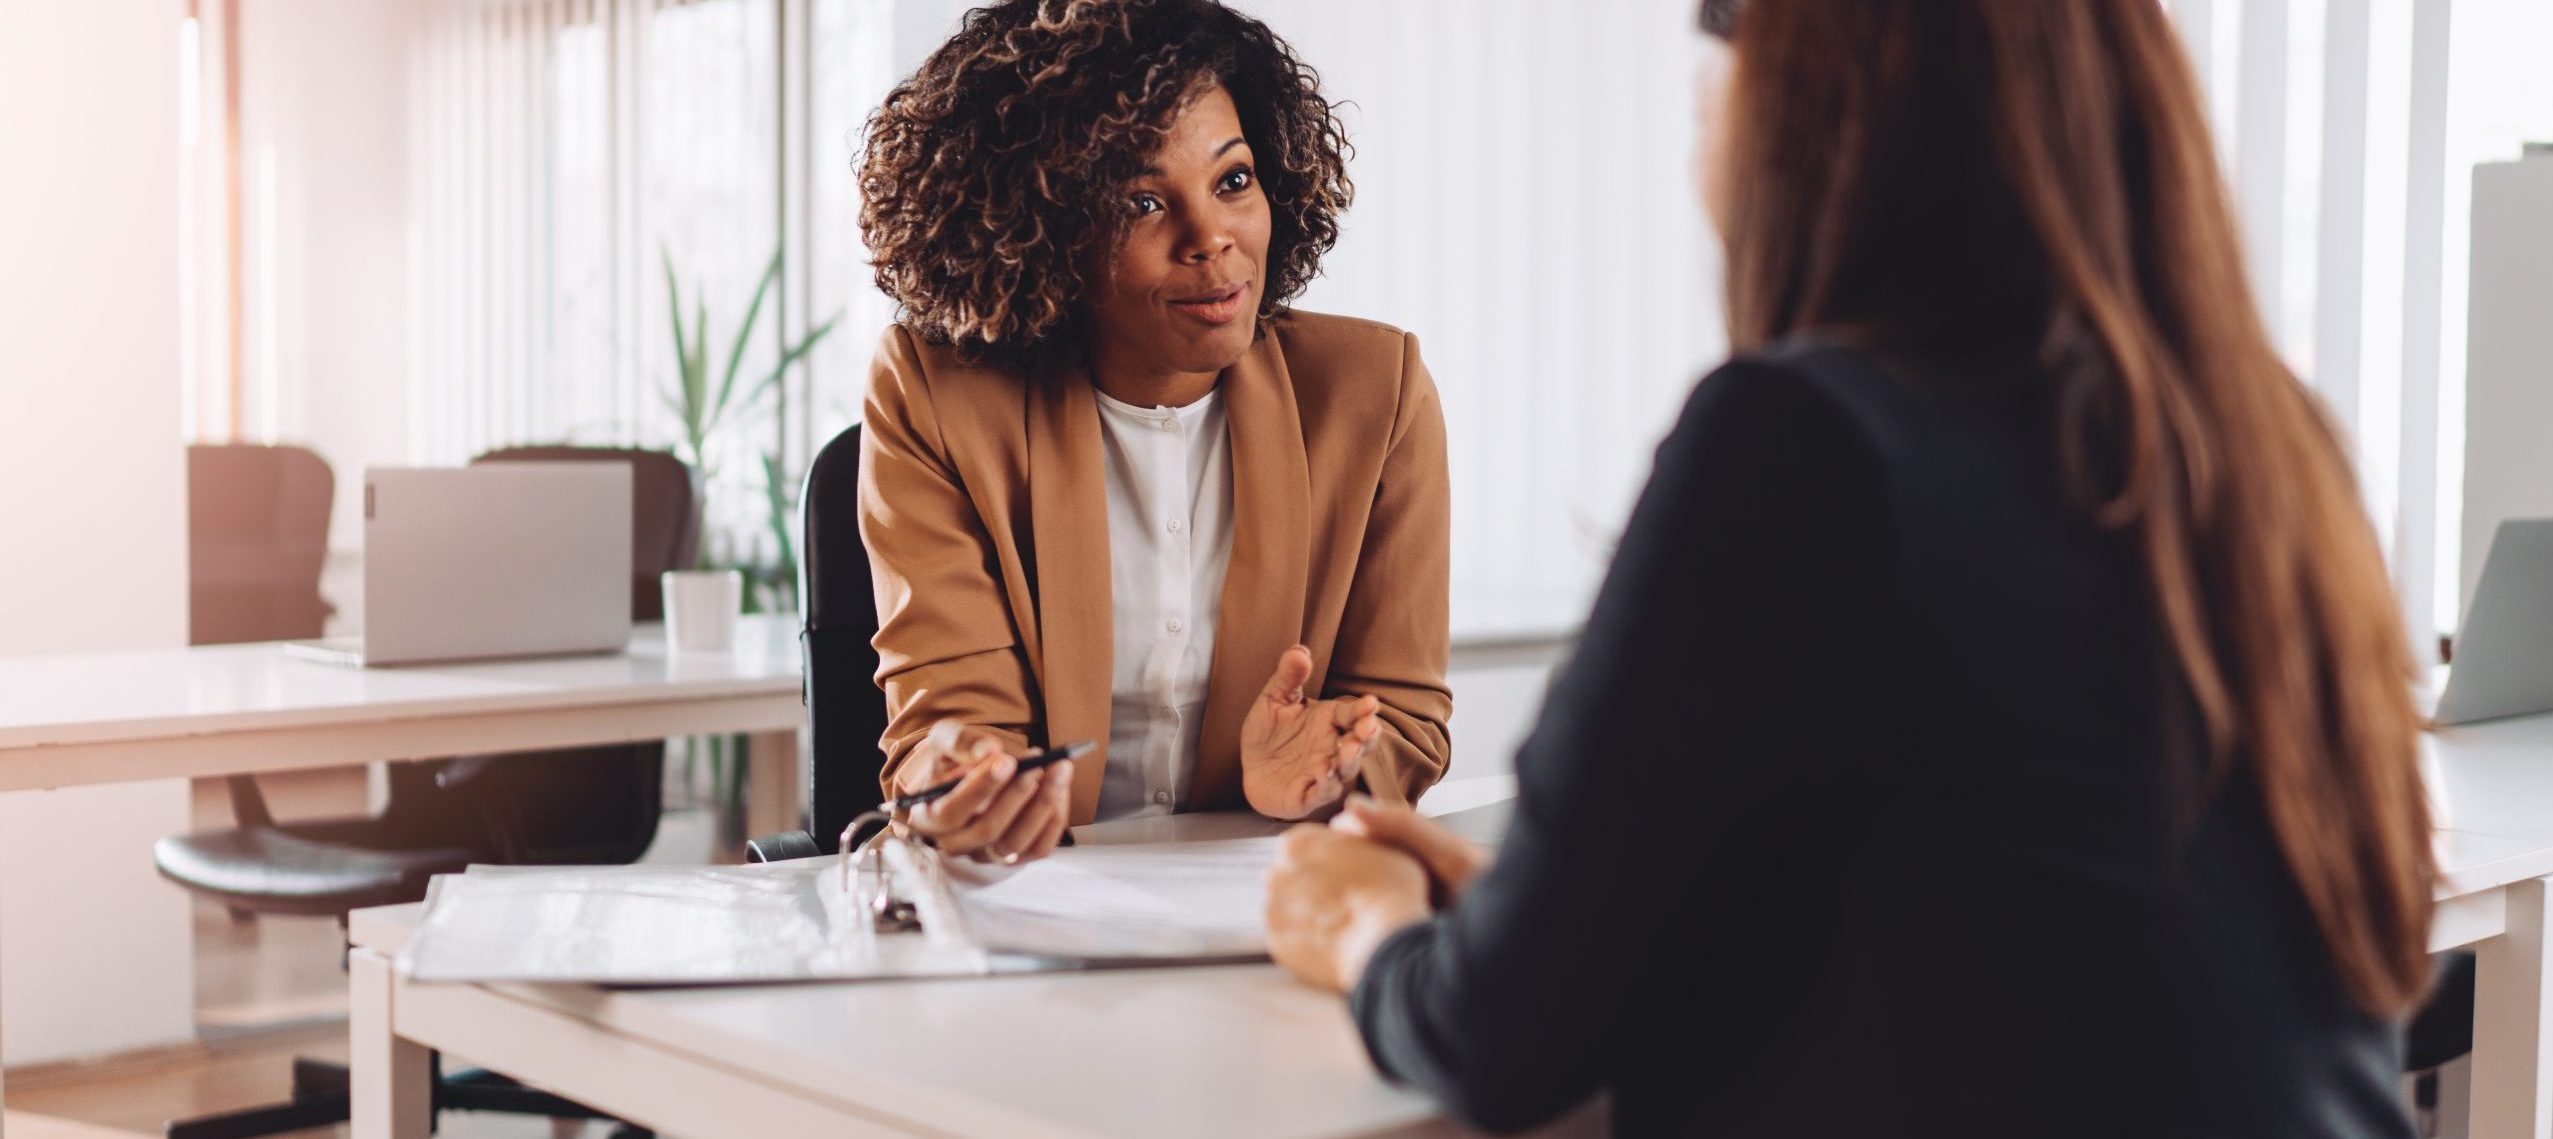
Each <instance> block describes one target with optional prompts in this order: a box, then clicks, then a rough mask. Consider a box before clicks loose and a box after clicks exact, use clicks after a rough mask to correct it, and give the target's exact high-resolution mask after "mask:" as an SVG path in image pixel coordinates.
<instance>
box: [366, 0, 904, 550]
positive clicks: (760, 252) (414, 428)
mask: <svg viewBox="0 0 2553 1139" xmlns="http://www.w3.org/2000/svg"><path fill="white" fill-rule="evenodd" d="M885 8H886V6H885V5H882V4H878V3H874V2H870V0H687V2H663V0H439V2H438V3H437V4H436V5H435V6H434V8H433V16H432V18H431V20H430V22H429V23H428V25H427V26H426V28H425V29H424V32H423V35H422V37H421V39H420V41H419V52H418V56H417V61H418V63H417V65H418V84H417V91H418V97H417V100H416V104H415V107H414V111H415V114H416V118H417V125H416V134H417V139H416V143H417V145H416V148H415V154H416V160H415V162H414V163H413V171H412V174H413V177H414V183H415V190H414V192H413V194H412V198H413V200H414V202H413V205H414V209H415V216H416V222H415V232H416V235H417V236H416V241H415V243H414V246H413V255H414V256H415V258H416V261H417V265H416V270H417V280H418V282H419V285H420V288H419V295H418V296H417V297H416V298H415V306H416V310H417V311H416V312H415V324H416V328H417V334H418V335H419V337H420V338H421V348H420V352H419V360H418V367H417V370H416V373H415V374H414V375H412V376H411V377H410V383H411V395H412V400H411V402H412V404H413V405H414V411H415V414H414V415H413V417H412V420H411V432H410V450H411V452H412V455H411V457H412V458H413V459H415V460H417V461H424V462H438V463H441V462H459V461H464V460H466V459H467V458H468V457H469V456H470V455H472V454H475V453H477V452H479V451H482V450H486V449H488V448H491V447H495V446H501V445H506V444H513V443H525V442H573V443H581V444H606V445H646V446H665V445H667V444H669V443H672V442H673V441H675V440H678V439H681V438H682V437H683V424H682V419H681V416H680V414H679V413H678V411H677V410H676V409H675V408H674V406H673V402H674V401H673V398H672V397H673V395H674V392H675V391H676V387H675V385H676V376H677V361H676V357H675V350H674V324H673V320H674V312H673V311H672V309H673V303H672V301H671V300H670V298H669V296H668V282H667V277H668V266H670V268H671V277H672V279H673V290H674V291H675V292H678V293H679V295H680V297H681V301H680V307H681V312H682V317H681V319H682V321H683V325H684V329H685V334H686V335H689V334H690V333H691V332H692V331H693V330H694V328H695V321H696V320H697V319H698V318H699V314H701V313H703V312H705V317H706V323H705V327H706V329H707V343H708V345H709V348H708V351H707V353H706V355H707V357H708V362H709V370H710V373H711V375H712V377H713V380H714V379H715V378H716V377H718V376H720V375H722V374H723V372H724V370H725V367H726V364H727V359H728V351H729V348H730V346H731V345H733V344H735V343H736V333H737V329H738V328H739V326H740V325H741V323H742V322H743V320H744V318H745V316H746V313H747V309H748V306H749V304H750V303H751V301H752V298H753V296H754V291H755V287H756V284H757V282H758V281H759V280H760V279H761V277H762V275H763V273H764V270H765V268H766V266H768V265H769V264H770V263H771V261H772V258H773V257H774V256H775V255H778V256H779V257H780V259H781V265H782V272H781V274H780V276H779V278H778V280H777V281H776V282H775V285H774V287H773V288H772V289H771V291H770V292H769V294H768V295H767V296H766V297H765V299H764V301H763V304H762V306H761V308H760V309H759V310H757V311H756V313H755V317H756V320H755V325H754V329H753V335H752V337H751V339H750V340H749V341H748V342H747V343H746V344H745V346H744V348H743V351H742V354H741V356H740V357H739V358H738V375H739V376H740V377H741V382H740V388H741V387H744V386H749V385H750V384H751V383H752V382H753V380H754V379H756V378H757V377H760V376H763V375H767V374H769V373H770V372H771V370H772V368H773V367H774V366H775V365H776V363H777V362H778V360H779V359H780V354H781V352H782V348H783V345H784V343H794V342H796V341H797V340H799V339H800V338H802V337H803V336H805V335H806V333H807V331H808V330H809V329H811V328H814V327H816V326H819V325H821V324H823V323H824V322H825V321H826V320H827V319H829V318H836V317H838V318H840V319H839V321H838V323H836V324H835V326H834V328H833V331H832V334H831V335H830V336H829V337H827V338H826V339H825V340H823V341H820V342H819V345H820V347H819V350H818V351H816V352H813V353H811V354H810V355H808V356H807V357H806V358H805V360H804V362H803V363H801V364H800V365H799V366H798V367H796V368H794V369H792V371H791V373H790V374H789V375H788V376H786V377H784V379H783V381H782V382H781V384H780V385H779V386H778V387H777V389H776V390H775V391H774V392H773V393H772V395H771V396H770V397H769V398H763V399H760V400H757V401H755V402H753V403H752V404H751V405H750V406H749V409H748V411H747V412H745V413H743V414H738V415H735V416H732V417H731V418H730V419H729V420H728V421H727V422H726V423H725V424H724V425H723V426H722V428H721V429H720V430H719V431H718V432H717V433H716V434H715V435H713V436H712V442H711V443H710V445H709V447H708V448H707V449H706V452H705V455H704V458H705V460H706V462H705V465H706V466H708V467H709V468H710V470H711V472H712V479H713V485H712V487H711V492H710V511H711V517H710V526H709V534H708V541H709V551H708V552H709V555H710V556H711V557H712V558H713V559H715V560H718V561H720V562H722V563H726V564H754V565H769V564H771V563H772V561H773V560H774V558H775V557H776V553H777V551H776V548H775V546H776V539H775V536H774V535H773V534H772V533H771V529H770V526H769V524H768V523H769V508H768V500H767V499H766V497H765V495H764V491H765V489H766V484H765V473H764V472H765V466H764V462H763V460H764V457H765V456H769V457H770V459H771V460H772V461H774V462H776V463H777V464H778V465H779V469H780V470H781V471H782V472H783V473H784V486H790V484H793V483H794V472H796V471H798V470H801V469H803V466H804V464H805V461H806V458H807V456H808V455H810V454H811V453H812V451H813V449H814V448H815V447H817V446H820V445H822V443H823V442H824V441H825V440H826V439H828V438H830V437H831V434H832V433H833V432H835V431H838V430H840V429H841V427H843V426H844V425H846V424H847V423H848V422H850V420H851V419H852V418H854V417H855V416H856V412H857V408H858V399H859V390H860V384H861V383H862V382H863V378H864V370H865V365H866V362H867V359H868V352H869V349H870V347H871V346H872V345H873V344H874V343H875V338H876V335H877V332H878V330H879V329H880V328H881V327H882V326H883V325H884V323H885V320H886V312H885V305H884V301H883V298H881V297H879V296H878V295H877V294H876V292H875V290H874V289H873V288H871V287H870V286H869V285H868V283H867V269H866V265H865V251H864V250H863V249H862V248H861V247H860V245H859V241H858V236H857V234H856V232H855V231H854V229H853V223H854V218H853V216H852V210H851V207H850V205H849V203H850V201H851V195H850V191H851V186H850V181H851V175H850V169H849V167H850V155H849V147H850V144H851V142H852V141H853V139H852V132H853V130H854V128H855V127H856V125H857V124H858V122H859V121H860V117H861V116H862V115H864V114H865V112H866V109H867V108H868V107H870V106H872V105H874V104H875V103H876V101H877V100H878V99H879V98H881V97H882V96H883V94H884V91H885V88H886V85H887V79H888V76H887V74H886V68H885V49H884V46H883V32H884V28H883V19H882V15H881V13H882V12H883V10H884V9H885ZM790 489H794V487H793V486H790Z"/></svg>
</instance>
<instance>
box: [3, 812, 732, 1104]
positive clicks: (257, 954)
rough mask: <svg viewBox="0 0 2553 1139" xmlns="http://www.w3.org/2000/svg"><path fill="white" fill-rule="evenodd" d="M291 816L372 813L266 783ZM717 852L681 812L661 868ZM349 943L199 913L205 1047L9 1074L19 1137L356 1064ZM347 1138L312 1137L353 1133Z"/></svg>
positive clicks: (321, 925) (657, 851) (250, 1097)
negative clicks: (349, 1028)
mask: <svg viewBox="0 0 2553 1139" xmlns="http://www.w3.org/2000/svg"><path fill="white" fill-rule="evenodd" d="M259 784H260V788H261V790H263V791H264V793H265V794H266V796H267V799H268V801H269V803H270V804H271V805H272V807H273V808H274V810H275V812H276V813H277V814H278V815H279V816H282V817H285V818H296V817H312V816H319V815H331V814H354V813H360V812H361V811H362V810H363V809H364V802H365V781H364V775H363V772H362V771H360V770H350V771H340V772H314V773H306V774H302V775H295V776H290V777H284V778H275V777H268V778H264V779H261V780H260V781H259ZM195 816H196V822H197V825H199V826H225V825H228V824H229V821H230V818H229V808H228V799H227V798H226V797H225V795H224V793H223V791H222V789H221V786H220V785H219V784H208V785H204V786H199V787H198V788H197V790H196V811H195ZM714 844H715V838H714V834H713V828H712V825H711V822H710V817H709V814H708V812H707V811H705V810H701V809H697V808H691V809H677V810H672V811H669V812H667V814H666V816H665V820H664V822H663V823H662V824H661V826H660V828H659V831H658V834H657V840H656V846H655V847H654V848H653V849H651V850H650V851H649V852H648V859H649V861H657V860H670V861H683V862H706V861H709V860H710V852H711V848H712V846H713V845H714ZM342 944H343V942H342V939H341V935H340V934H339V932H338V929H337V923H336V922H334V921H332V920H329V919H325V918H260V919H258V920H256V921H254V922H246V923H240V922H233V921H232V920H231V919H230V916H229V915H228V914H227V913H226V912H224V911H223V910H222V909H221V907H219V906H213V905H199V906H197V907H196V912H195V1002H196V1012H195V1019H196V1024H197V1029H198V1031H197V1040H196V1041H195V1042H194V1043H193V1044H189V1045H184V1046H181V1047H176V1048H170V1049H164V1050H160V1051H155V1052H150V1053H144V1054H139V1055H133V1056H121V1057H116V1058H113V1059H109V1060H103V1061H93V1062H82V1063H69V1064H48V1065H38V1066H32V1067H27V1068H21V1069H14V1070H12V1071H10V1072H9V1073H8V1081H7V1088H8V1104H9V1111H8V1120H7V1130H8V1134H9V1137H10V1139H131V1137H135V1136H157V1135H159V1134H161V1131H162V1127H163V1126H164V1125H165V1124H166V1123H167V1121H168V1120H171V1119H181V1118H187V1117H191V1116H196V1115H203V1114H207V1113H211V1112H219V1111H232V1110H237V1109H240V1108H247V1107H256V1106H260V1105H265V1104H271V1103H276V1102H279V1101H281V1100H283V1099H284V1098H286V1097H287V1096H288V1095H289V1094H290V1093H291V1068H292V1060H293V1057H295V1056H308V1057H312V1058H316V1059H327V1060H338V1061H342V1060H344V1059H345V1057H346V975H345V973H344V972H343V970H342V969H341V968H340V965H339V954H340V949H341V946H342ZM606 1130H607V1129H606V1128H604V1127H602V1126H600V1125H592V1124H588V1125H582V1126H577V1125H559V1126H555V1127H554V1125H553V1124H552V1123H550V1122H549V1121H547V1120H540V1119H521V1118H508V1117H503V1116H492V1115H479V1114H470V1113H455V1114H453V1115H450V1116H447V1117H446V1118H445V1119H444V1121H443V1125H442V1129H441V1131H440V1132H439V1134H440V1135H442V1136H443V1137H444V1139H563V1137H568V1136H601V1135H603V1134H604V1133H605V1131H606ZM344 1133H345V1129H344V1128H342V1127H339V1128H331V1129H321V1130H317V1131H308V1132H300V1133H298V1134H299V1135H302V1136H334V1135H342V1134H344Z"/></svg>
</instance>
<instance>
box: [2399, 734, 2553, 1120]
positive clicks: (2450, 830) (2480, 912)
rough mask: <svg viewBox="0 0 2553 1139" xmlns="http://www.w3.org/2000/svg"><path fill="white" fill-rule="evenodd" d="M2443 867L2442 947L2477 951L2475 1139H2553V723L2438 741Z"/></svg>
mask: <svg viewBox="0 0 2553 1139" xmlns="http://www.w3.org/2000/svg"><path fill="white" fill-rule="evenodd" d="M2428 766H2429V772H2428V774H2429V785H2430V791H2431V796H2432V798H2433V801H2434V802H2435V804H2436V807H2437V811H2438V821H2439V824H2440V825H2441V826H2442V827H2444V828H2445V831H2444V833H2443V834H2442V835H2441V836H2440V839H2441V841H2440V845H2439V861H2440V869H2441V870H2442V871H2444V872H2445V876H2446V881H2445V882H2444V883H2443V884H2442V885H2441V888H2440V889H2439V891H2438V897H2439V906H2438V916H2437V920H2436V922H2435V923H2434V924H2433V925H2432V927H2431V931H2430V947H2431V948H2433V949H2444V948H2448V947H2452V946H2459V945H2469V946H2471V947H2472V948H2473V949H2474V951H2475V956H2476V964H2477V972H2476V973H2475V990H2474V999H2473V1006H2474V1007H2473V1134H2474V1135H2475V1136H2476V1137H2478V1139H2503V1137H2525V1139H2553V1013H2548V1008H2553V952H2548V950H2553V907H2548V906H2547V905H2546V888H2547V885H2548V883H2553V716H2532V717H2527V718H2524V719H2517V720H2503V721H2498V722H2495V723H2489V724H2477V725H2473V726H2470V727H2462V728H2448V729H2445V730H2443V731H2441V732H2439V733H2438V735H2437V736H2436V737H2434V738H2433V739H2432V741H2431V743H2430V747H2429V749H2428Z"/></svg>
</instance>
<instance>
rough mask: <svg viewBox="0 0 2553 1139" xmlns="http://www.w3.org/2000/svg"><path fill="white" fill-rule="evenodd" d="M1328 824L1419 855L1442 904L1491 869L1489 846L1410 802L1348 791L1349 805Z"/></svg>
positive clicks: (1459, 893) (1460, 894)
mask: <svg viewBox="0 0 2553 1139" xmlns="http://www.w3.org/2000/svg"><path fill="white" fill-rule="evenodd" d="M1330 827H1331V829H1333V830H1337V831H1342V832H1345V833H1347V834H1352V835H1355V836H1356V837H1358V838H1363V839H1371V840H1373V841H1375V842H1378V843H1381V844H1383V845H1384V846H1388V847H1391V848H1393V849H1395V850H1398V851H1400V852H1402V853H1404V854H1407V855H1409V856H1410V857H1411V858H1414V859H1417V860H1418V864H1419V865H1420V866H1423V867H1426V868H1427V876H1428V878H1429V879H1431V880H1432V881H1433V882H1434V884H1435V886H1436V901H1437V904H1439V905H1446V904H1451V903H1452V902H1453V901H1454V900H1455V899H1456V898H1460V897H1462V896H1463V891H1464V890H1465V889H1466V888H1468V887H1470V885H1471V884H1472V880H1473V879H1475V878H1478V877H1480V876H1481V872H1483V871H1485V870H1487V869H1489V852H1488V851H1486V850H1483V849H1481V848H1479V847H1477V846H1474V845H1472V844H1471V843H1470V842H1469V841H1468V840H1466V839H1464V838H1463V836H1461V835H1458V834H1455V833H1454V832H1453V831H1451V830H1448V829H1446V827H1445V824H1443V823H1440V822H1437V821H1436V820H1434V819H1431V818H1428V817H1427V816H1425V815H1422V814H1419V813H1418V812H1417V811H1415V810H1412V809H1410V808H1408V807H1405V806H1397V805H1389V804H1385V803H1381V802H1378V801H1376V800H1374V799H1372V798H1370V797H1368V796H1364V795H1350V796H1348V800H1347V809H1345V810H1343V811H1340V812H1339V813H1338V814H1337V815H1336V816H1334V817H1332V818H1331V819H1330Z"/></svg>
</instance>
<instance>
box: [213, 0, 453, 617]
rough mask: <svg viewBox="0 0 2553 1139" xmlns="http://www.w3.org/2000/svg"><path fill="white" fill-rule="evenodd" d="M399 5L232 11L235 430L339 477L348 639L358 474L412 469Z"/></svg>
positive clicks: (340, 566) (333, 531)
mask: <svg viewBox="0 0 2553 1139" xmlns="http://www.w3.org/2000/svg"><path fill="white" fill-rule="evenodd" d="M417 8H418V6H417V5H416V4H414V3H412V2H410V0H324V2H318V0H244V2H243V3H242V4H241V5H240V14H239V15H240V70H241V74H242V82H241V90H240V96H241V137H240V155H241V165H242V170H241V183H240V186H241V193H242V198H243V202H242V207H243V208H242V218H243V223H244V233H243V235H242V244H243V246H244V253H245V256H244V258H243V264H242V283H243V285H244V287H245V289H246V292H247V302H248V303H247V306H246V310H247V327H246V328H245V329H244V330H243V331H244V332H245V334H246V335H245V338H244V339H245V341H246V342H245V343H244V344H243V345H242V368H243V370H244V371H245V373H246V375H245V376H244V377H243V383H242V395H243V399H242V416H241V420H242V427H243V428H244V431H245V434H246V436H247V438H248V439H249V440H250V441H252V442H280V443H296V444H300V445H303V446H307V447H310V448H311V449H313V450H315V451H317V452H319V455H320V457H321V458H324V459H326V460H328V463H329V465H330V466H331V467H332V468H334V469H335V471H336V476H337V509H336V511H335V513H334V516H333V518H332V520H331V526H330V530H329V545H330V547H331V548H332V549H334V550H336V551H338V552H339V555H340V556H338V557H336V558H334V559H332V560H331V563H330V573H329V574H328V576H327V579H326V580H325V581H324V582H323V583H322V590H323V592H325V593H326V594H327V596H328V598H329V600H330V601H332V602H334V603H335V604H336V605H337V606H338V610H339V613H338V617H339V620H338V622H337V624H335V625H334V626H332V628H333V629H334V630H335V631H337V632H352V631H356V628H355V624H354V622H353V620H352V618H354V616H355V615H356V614H359V613H360V612H361V609H360V606H359V602H360V600H361V596H360V591H361V586H362V575H361V573H360V572H359V570H357V569H356V568H355V567H356V562H355V558H354V554H355V552H356V551H357V550H358V549H359V548H360V547H361V545H362V539H363V533H362V519H363V514H362V485H363V477H362V476H363V469H364V468H365V467H367V466H390V465H396V464H399V463H402V462H405V461H407V458H408V428H409V400H408V389H407V380H408V347H409V345H408V336H407V329H408V185H409V181H408V121H409V120H408V71H407V62H408V55H407V52H408V47H409V33H410V29H411V27H412V26H413V24H414V22H415V19H416V12H417Z"/></svg>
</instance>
